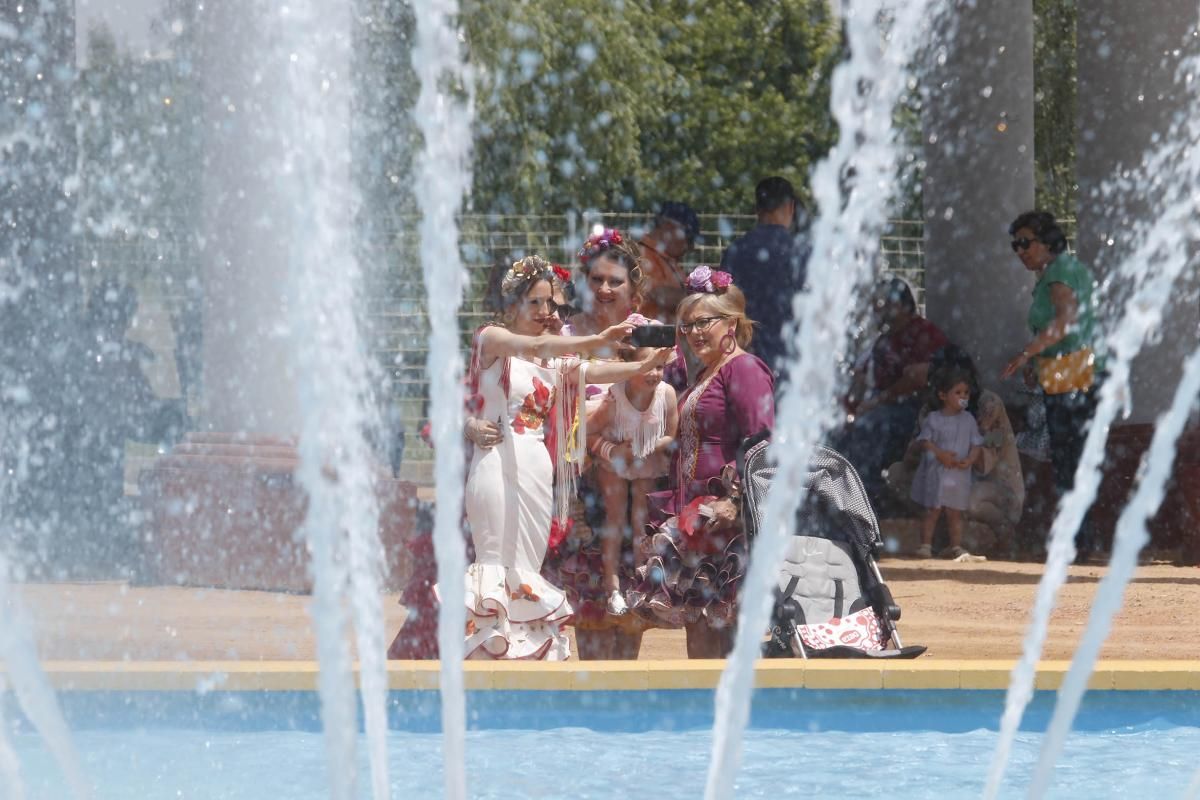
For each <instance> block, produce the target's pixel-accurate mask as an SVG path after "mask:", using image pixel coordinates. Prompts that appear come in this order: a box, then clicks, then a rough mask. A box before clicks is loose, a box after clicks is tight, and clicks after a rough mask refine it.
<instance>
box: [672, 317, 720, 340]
mask: <svg viewBox="0 0 1200 800" xmlns="http://www.w3.org/2000/svg"><path fill="white" fill-rule="evenodd" d="M722 319H725V317H724V316H720V317H700V318H699V319H694V320H692V321H691V322H681V323H679V325H678V328H679V333H680V335H682V336H687V335H688V334H689V333H691V332H692V331H695V332H696V333H704V332H705V331H707V330H708V329H709V328H711V327H712V326H713V323H714V322H717V321H718V320H722Z"/></svg>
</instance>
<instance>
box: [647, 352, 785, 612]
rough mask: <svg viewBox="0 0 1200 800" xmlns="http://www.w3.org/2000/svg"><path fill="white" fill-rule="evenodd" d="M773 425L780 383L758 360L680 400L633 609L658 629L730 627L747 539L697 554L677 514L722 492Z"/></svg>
mask: <svg viewBox="0 0 1200 800" xmlns="http://www.w3.org/2000/svg"><path fill="white" fill-rule="evenodd" d="M774 425H775V381H774V378H773V376H772V375H771V370H770V369H768V368H767V365H766V364H765V363H763V361H762V360H761V359H759V358H758V357H757V356H754V355H750V354H749V353H746V354H742V355H739V356H736V357H734V358H732V359H731V360H729V361H728V362H726V363H725V364H724V365H722V366H721V368H720V369H718V370H717V371H716V372H715V373H714V374H713V375H711V376H706V377H701V379H700V381H699V382H698V383H697V384H696V385H695V386H693V387H691V388H690V389H688V390H687V391H686V392H684V393H683V394H682V395H681V396H680V399H679V436H678V443H679V447H678V449H677V450H676V452H675V459H674V461H673V462H672V465H671V490H670V491H669V492H662V493H659V494H658V495H651V515H652V519H651V521H652V522H654V523H655V524H656V527H655V530H654V531H653V532H652V533H651V535H650V536H648V537H646V538H645V539H643V541H642V542H641V545H640V546H641V552H639V554H638V556H639V557H638V561H639V563H641V564H642V566H640V567H638V569H637V577H638V584H637V586H636V587H635V588H634V589H633V590H632V591H630V592H629V593H628V600H629V605H630V608H631V609H633V610H635V611H636V612H637V613H638V614H640V615H641V616H643V617H644V618H647V619H648V620H650V621H652V622H655V623H657V624H660V625H667V626H672V627H678V626H680V625H684V624H688V623H692V622H696V621H698V620H700V619H702V618H707V619H708V621H709V622H710V623H712V624H714V625H715V626H718V627H719V626H722V625H732V624H733V623H734V621H735V619H736V616H737V602H736V601H737V592H738V586H739V585H740V583H741V579H742V575H743V574H744V572H745V567H746V555H747V546H746V537H745V535H744V534H742V533H741V531H740V530H737V531H730V532H729V536H728V539H727V540H724V541H720V542H715V543H712V542H710V546H709V547H708V548H706V551H704V552H702V551H700V550H697V549H694V548H695V545H693V544H692V543H691V542H690V540H688V539H687V537H685V536H684V535H683V533H682V531H680V529H679V527H678V524H677V523H678V518H677V517H676V514H678V513H679V511H680V509H682V508H684V507H685V506H686V505H687V504H688V503H689V502H691V501H692V500H693V499H694V498H696V497H701V496H703V495H721V494H724V491H725V490H724V487H723V485H722V484H721V471H722V470H723V469H724V468H725V467H726V466H727V465H729V466H733V465H735V463H736V459H737V451H738V447H740V446H741V443H742V441H743V440H745V439H746V438H747V437H750V436H753V435H755V434H757V433H759V432H760V431H762V430H763V429H767V430H770V429H772V428H773V427H774Z"/></svg>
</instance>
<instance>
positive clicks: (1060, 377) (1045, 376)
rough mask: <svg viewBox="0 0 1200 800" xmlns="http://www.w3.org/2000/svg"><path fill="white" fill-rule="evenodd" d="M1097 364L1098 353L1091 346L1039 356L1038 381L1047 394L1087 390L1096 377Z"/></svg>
mask: <svg viewBox="0 0 1200 800" xmlns="http://www.w3.org/2000/svg"><path fill="white" fill-rule="evenodd" d="M1095 365H1096V355H1095V353H1093V352H1092V348H1090V347H1084V348H1081V349H1079V350H1076V351H1075V352H1073V353H1063V354H1061V355H1057V356H1039V357H1038V360H1037V374H1038V383H1040V384H1041V385H1042V391H1044V392H1045V393H1046V394H1066V393H1067V392H1083V391H1087V390H1088V389H1090V388H1092V382H1093V381H1094V380H1095V379H1096V367H1095Z"/></svg>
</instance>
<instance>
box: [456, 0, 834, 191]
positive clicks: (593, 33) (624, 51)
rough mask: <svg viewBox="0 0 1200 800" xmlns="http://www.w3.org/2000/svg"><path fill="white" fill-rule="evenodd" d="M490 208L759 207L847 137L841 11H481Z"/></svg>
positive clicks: (479, 186)
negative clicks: (766, 182) (783, 181)
mask: <svg viewBox="0 0 1200 800" xmlns="http://www.w3.org/2000/svg"><path fill="white" fill-rule="evenodd" d="M462 19H463V24H464V26H465V28H466V30H467V34H468V42H469V50H470V58H471V61H472V63H473V65H474V66H475V68H476V69H477V70H478V71H479V73H480V79H479V82H478V84H477V85H478V87H479V88H478V92H477V97H476V108H477V115H478V123H477V124H478V133H477V137H476V162H475V192H474V197H473V205H474V209H475V210H477V211H483V212H495V213H557V212H561V211H565V210H568V209H572V208H608V209H634V208H636V209H646V208H652V207H654V206H655V205H657V203H658V202H660V201H661V200H663V199H666V198H674V199H681V200H686V201H688V202H690V203H692V204H693V205H695V206H696V207H697V208H698V209H701V210H707V211H723V210H729V209H736V208H745V207H746V206H747V204H748V202H749V197H750V193H751V190H752V188H753V185H754V183H755V182H756V181H757V180H758V179H759V178H760V177H762V176H763V175H766V174H772V173H777V174H783V175H786V176H788V177H789V178H791V179H793V181H794V182H795V183H796V184H797V186H801V187H804V186H806V185H807V174H808V171H809V168H810V166H811V164H812V163H813V161H815V160H816V159H817V158H819V157H820V156H821V155H822V154H823V153H824V152H825V151H826V149H827V148H828V146H829V144H830V142H831V141H832V136H833V133H834V131H833V127H832V122H831V120H830V119H829V115H828V112H827V109H828V91H829V82H828V76H829V72H830V70H831V69H832V66H833V64H834V63H835V61H836V59H837V58H838V56H839V38H838V34H837V28H836V25H835V24H834V23H833V21H832V20H831V19H830V17H829V15H828V12H827V4H826V2H825V0H781V1H780V2H773V3H758V2H746V0H711V1H710V2H706V3H699V2H696V0H638V1H636V2H635V1H634V0H625V1H624V2H622V1H621V0H567V2H563V0H510V1H509V2H497V1H496V0H470V2H467V3H465V4H464V6H463V17H462Z"/></svg>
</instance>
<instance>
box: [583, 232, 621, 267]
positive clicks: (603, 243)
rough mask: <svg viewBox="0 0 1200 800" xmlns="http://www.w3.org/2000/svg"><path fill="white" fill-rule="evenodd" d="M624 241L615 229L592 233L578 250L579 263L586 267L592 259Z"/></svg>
mask: <svg viewBox="0 0 1200 800" xmlns="http://www.w3.org/2000/svg"><path fill="white" fill-rule="evenodd" d="M624 241H625V239H624V237H623V236H621V232H620V231H619V230H617V229H616V228H605V229H604V230H602V231H600V232H599V233H593V234H592V235H591V236H589V237H588V238H587V241H586V242H584V243H583V247H581V248H579V263H580V264H583V265H584V266H585V267H586V266H587V265H588V263H589V262H591V260H592V259H593V258H595V257H596V256H598V255H600V254H601V253H603V252H604V251H605V250H607V249H608V248H610V247H615V246H617V245H619V244H621V243H622V242H624Z"/></svg>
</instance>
